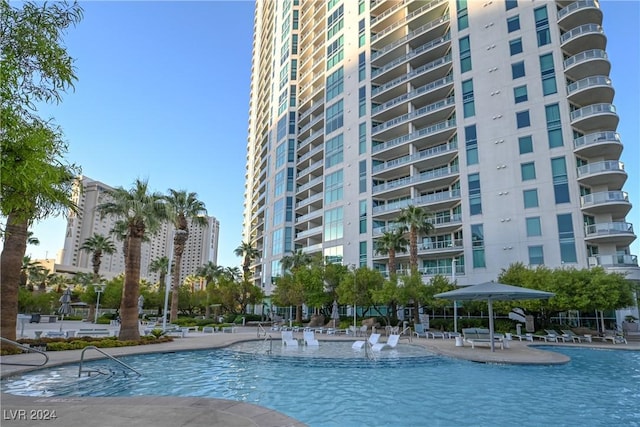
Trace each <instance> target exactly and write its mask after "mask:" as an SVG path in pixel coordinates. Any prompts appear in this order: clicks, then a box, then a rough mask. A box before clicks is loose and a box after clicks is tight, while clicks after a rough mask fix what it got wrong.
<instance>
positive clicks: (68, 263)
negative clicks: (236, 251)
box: [56, 176, 220, 283]
mask: <svg viewBox="0 0 640 427" xmlns="http://www.w3.org/2000/svg"><path fill="white" fill-rule="evenodd" d="M111 189H112V187H109V186H108V185H106V184H104V183H102V182H99V181H95V180H93V179H91V178H88V177H86V176H81V177H80V178H79V179H78V180H77V181H76V185H75V188H74V191H73V202H74V203H75V204H76V205H77V206H78V212H77V213H74V212H70V213H69V217H68V219H67V230H66V234H65V239H64V248H63V250H62V255H61V257H60V265H56V270H65V271H82V272H91V271H92V264H91V255H92V254H91V253H90V252H87V251H81V250H80V249H79V248H80V246H82V244H83V243H84V242H85V240H87V239H88V238H89V237H91V236H93V235H94V234H101V235H103V236H109V237H111V238H112V240H113V242H114V243H115V245H116V252H115V253H113V254H111V255H110V254H104V255H103V256H102V264H101V265H100V274H101V275H102V276H104V277H107V278H111V277H114V276H117V275H119V274H121V273H123V272H124V256H123V252H122V241H119V240H117V239H116V237H115V236H114V235H113V234H111V230H112V229H113V227H114V225H115V222H116V219H115V218H113V217H104V218H100V214H99V212H97V210H96V206H98V205H100V204H101V203H104V202H106V201H107V198H106V197H108V196H107V193H106V191H107V190H111ZM81 190H82V191H81ZM173 230H174V227H173V225H172V224H164V225H162V227H161V228H160V230H159V231H158V232H157V233H156V234H155V235H152V236H149V238H150V240H149V241H148V242H143V244H142V253H141V264H140V277H141V278H142V279H146V280H148V281H150V282H156V281H157V280H158V276H159V275H158V273H152V272H150V271H149V265H150V264H151V262H153V260H155V259H158V258H161V257H163V256H166V257H167V258H171V253H170V251H171V249H172V238H173ZM219 234H220V223H219V222H218V220H217V219H215V218H214V217H211V216H209V217H207V225H206V226H205V227H198V226H193V225H192V224H189V239H188V240H187V244H186V247H185V250H184V253H183V255H182V266H181V271H180V273H181V274H180V283H182V282H183V281H184V279H185V277H186V276H188V275H190V274H195V272H196V270H197V269H198V268H199V267H201V266H202V265H204V264H206V263H208V262H213V263H217V259H218V237H219Z"/></svg>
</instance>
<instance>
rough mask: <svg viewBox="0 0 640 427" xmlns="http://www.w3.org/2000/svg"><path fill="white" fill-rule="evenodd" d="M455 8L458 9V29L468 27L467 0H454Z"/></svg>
mask: <svg viewBox="0 0 640 427" xmlns="http://www.w3.org/2000/svg"><path fill="white" fill-rule="evenodd" d="M456 10H457V11H458V31H460V30H464V29H465V28H467V27H469V13H468V11H467V0H456Z"/></svg>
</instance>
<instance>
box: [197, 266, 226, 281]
mask: <svg viewBox="0 0 640 427" xmlns="http://www.w3.org/2000/svg"><path fill="white" fill-rule="evenodd" d="M222 270H223V269H222V267H220V266H219V265H216V264H214V263H213V262H212V261H209V262H207V263H206V264H204V265H202V266H200V267H199V268H198V269H197V270H196V274H197V275H198V276H200V277H204V278H205V280H206V281H207V284H208V283H212V282H214V281H215V280H216V279H217V278H218V277H220V275H221V274H222Z"/></svg>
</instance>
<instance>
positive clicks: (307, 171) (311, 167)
mask: <svg viewBox="0 0 640 427" xmlns="http://www.w3.org/2000/svg"><path fill="white" fill-rule="evenodd" d="M323 165H324V160H318V161H317V162H315V163H312V164H311V165H309V167H307V168H305V169H302V170H301V171H298V178H303V177H304V176H305V175H308V174H310V173H311V172H313V171H315V170H317V169H320V168H322V166H323Z"/></svg>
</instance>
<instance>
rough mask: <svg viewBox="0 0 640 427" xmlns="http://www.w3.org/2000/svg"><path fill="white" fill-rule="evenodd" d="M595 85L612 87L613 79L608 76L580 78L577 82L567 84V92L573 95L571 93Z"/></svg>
mask: <svg viewBox="0 0 640 427" xmlns="http://www.w3.org/2000/svg"><path fill="white" fill-rule="evenodd" d="M593 86H609V87H611V79H610V78H609V77H607V76H591V77H587V78H584V79H582V80H578V81H577V82H573V83H571V84H570V85H569V86H567V94H568V95H571V93H573V92H576V91H579V90H582V89H586V88H588V87H593Z"/></svg>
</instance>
